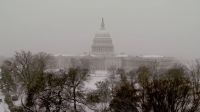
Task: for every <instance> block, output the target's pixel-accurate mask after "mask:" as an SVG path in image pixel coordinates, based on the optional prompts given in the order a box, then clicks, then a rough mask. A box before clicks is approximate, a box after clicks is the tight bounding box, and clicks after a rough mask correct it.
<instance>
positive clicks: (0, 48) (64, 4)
mask: <svg viewBox="0 0 200 112" xmlns="http://www.w3.org/2000/svg"><path fill="white" fill-rule="evenodd" d="M101 17H104V20H105V24H106V28H107V30H108V31H109V32H110V34H111V36H112V38H113V43H114V45H115V51H116V52H117V53H120V52H125V53H127V54H131V55H143V54H144V55H146V54H158V55H165V56H175V57H181V58H198V57H200V49H199V48H200V44H199V43H200V0H0V55H3V56H10V55H13V54H14V52H15V51H19V50H30V51H32V52H39V51H45V52H48V53H54V54H80V53H82V52H87V51H89V50H90V46H91V44H92V39H93V38H94V34H95V32H96V31H97V30H98V29H99V27H100V21H101Z"/></svg>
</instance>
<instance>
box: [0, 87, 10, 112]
mask: <svg viewBox="0 0 200 112" xmlns="http://www.w3.org/2000/svg"><path fill="white" fill-rule="evenodd" d="M4 98H5V97H4V95H3V94H2V92H1V91H0V99H1V100H2V102H1V103H0V112H10V111H9V109H8V105H7V104H6V103H5V102H4Z"/></svg>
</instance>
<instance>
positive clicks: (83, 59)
mask: <svg viewBox="0 0 200 112" xmlns="http://www.w3.org/2000/svg"><path fill="white" fill-rule="evenodd" d="M55 58H56V61H57V65H56V68H59V69H68V68H71V67H78V66H79V67H84V68H87V69H89V70H90V71H96V70H105V71H107V70H109V69H113V68H114V69H124V70H126V71H131V70H135V69H137V68H138V67H140V66H152V65H153V64H154V65H155V63H156V66H157V67H158V68H160V69H166V68H170V67H172V66H173V65H175V64H176V63H177V61H176V60H175V59H174V58H172V57H164V56H155V55H149V56H130V55H126V54H122V53H121V54H115V48H114V45H113V41H112V37H111V35H110V33H109V32H108V31H107V30H106V27H105V23H104V20H103V18H102V20H101V25H100V29H99V31H97V33H96V34H95V36H94V39H93V43H92V45H91V52H88V53H84V54H82V55H77V56H74V55H71V56H70V55H56V56H55Z"/></svg>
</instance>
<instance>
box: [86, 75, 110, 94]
mask: <svg viewBox="0 0 200 112" xmlns="http://www.w3.org/2000/svg"><path fill="white" fill-rule="evenodd" d="M108 75H109V74H108V72H107V71H96V72H95V73H94V74H90V79H89V80H88V81H87V82H86V83H85V87H86V89H92V90H93V89H96V85H95V83H97V82H99V81H104V80H105V79H106V78H107V77H108Z"/></svg>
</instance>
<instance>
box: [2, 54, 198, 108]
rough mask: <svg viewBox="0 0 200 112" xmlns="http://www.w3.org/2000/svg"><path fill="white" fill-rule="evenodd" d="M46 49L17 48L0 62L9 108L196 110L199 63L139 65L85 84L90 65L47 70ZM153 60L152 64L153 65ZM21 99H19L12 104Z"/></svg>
mask: <svg viewBox="0 0 200 112" xmlns="http://www.w3.org/2000/svg"><path fill="white" fill-rule="evenodd" d="M52 60H53V57H52V56H50V55H49V54H47V53H37V54H33V53H31V52H25V51H21V52H17V53H16V54H15V55H14V56H13V57H12V58H10V59H7V60H5V61H4V62H3V64H2V66H1V76H2V78H1V80H0V84H1V86H0V87H1V91H2V93H3V94H4V95H5V99H4V100H5V102H6V103H7V104H8V106H9V109H10V111H11V112H87V111H93V112H199V111H200V63H199V62H198V61H197V62H196V64H195V65H194V66H193V68H192V69H188V68H187V67H185V66H183V65H176V66H174V67H172V68H170V69H166V70H159V69H157V68H156V67H147V66H140V67H138V69H137V70H132V71H130V72H126V71H124V70H123V69H115V68H111V69H109V76H108V77H107V78H106V79H105V80H104V81H100V82H97V83H96V89H94V90H90V89H89V90H88V89H87V88H86V87H85V86H86V85H85V83H86V82H87V81H89V80H91V76H90V71H89V70H88V69H86V68H82V67H74V68H69V69H68V70H60V71H58V72H47V68H48V67H49V66H51V64H55V62H54V61H52ZM152 66H154V65H152ZM16 102H20V105H16Z"/></svg>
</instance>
